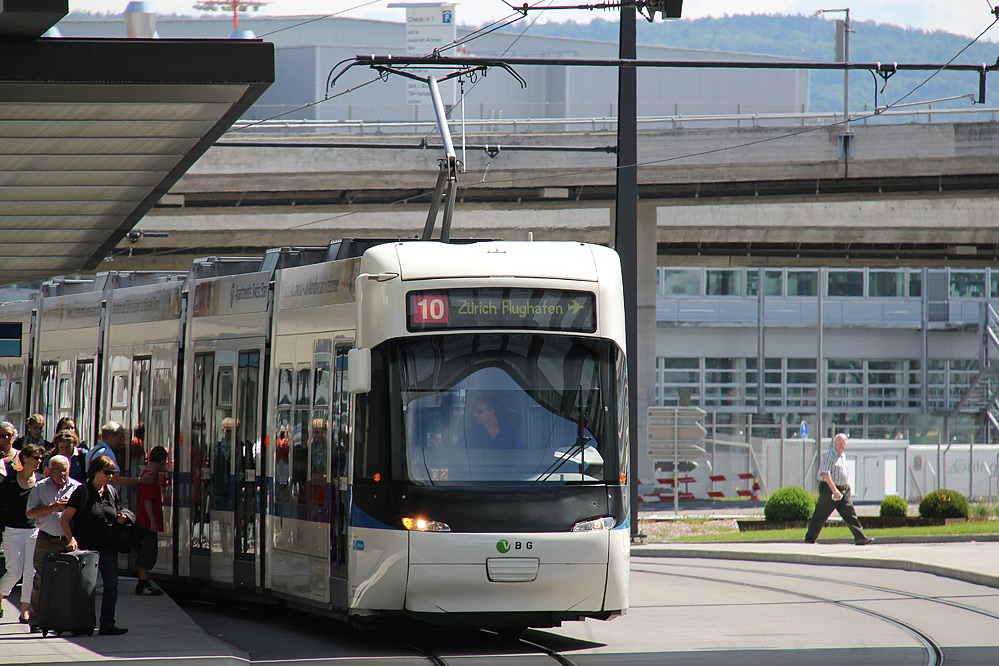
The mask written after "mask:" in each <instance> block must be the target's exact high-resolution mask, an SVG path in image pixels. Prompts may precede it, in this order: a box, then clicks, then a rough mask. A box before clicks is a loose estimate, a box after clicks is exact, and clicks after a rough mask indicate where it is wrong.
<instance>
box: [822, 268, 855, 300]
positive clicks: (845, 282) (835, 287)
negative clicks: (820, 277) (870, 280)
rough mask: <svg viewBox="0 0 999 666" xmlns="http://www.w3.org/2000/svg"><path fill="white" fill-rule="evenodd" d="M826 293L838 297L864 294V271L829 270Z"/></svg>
mask: <svg viewBox="0 0 999 666" xmlns="http://www.w3.org/2000/svg"><path fill="white" fill-rule="evenodd" d="M827 277H828V285H829V289H828V292H827V293H828V294H829V295H830V296H834V297H835V296H839V297H857V298H860V297H863V295H864V272H863V271H829V274H828V276H827Z"/></svg>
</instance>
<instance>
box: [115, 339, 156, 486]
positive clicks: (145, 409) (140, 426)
mask: <svg viewBox="0 0 999 666" xmlns="http://www.w3.org/2000/svg"><path fill="white" fill-rule="evenodd" d="M152 365H153V361H152V359H150V358H148V357H146V358H134V359H132V400H131V403H130V406H131V408H132V423H131V425H132V434H133V437H132V445H131V446H130V447H129V448H128V458H127V461H128V462H127V463H126V468H127V469H128V473H129V474H130V475H131V476H139V474H140V473H141V471H142V465H143V464H144V463H145V460H146V450H145V446H146V442H145V441H144V440H146V439H148V436H147V435H146V424H147V422H148V421H149V409H150V404H149V403H150V400H151V398H152V396H151V395H150V394H151V393H152V388H153V387H152ZM119 462H120V461H119Z"/></svg>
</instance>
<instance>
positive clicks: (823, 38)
mask: <svg viewBox="0 0 999 666" xmlns="http://www.w3.org/2000/svg"><path fill="white" fill-rule="evenodd" d="M830 16H833V17H835V16H838V15H836V14H832V15H830ZM518 25H519V24H518ZM987 25H988V24H987V23H983V25H982V29H983V30H984V29H985V27H986V26H987ZM853 28H854V32H853V33H852V34H851V35H850V60H851V61H852V62H870V63H874V62H898V63H910V64H912V63H919V64H943V63H946V62H948V61H949V60H950V59H951V58H953V57H954V56H955V54H957V53H958V52H959V51H960V50H961V49H963V48H964V47H965V46H967V45H968V43H969V42H970V41H971V39H970V38H968V37H964V36H961V35H955V34H952V33H947V32H943V31H933V32H927V31H925V30H919V29H915V28H900V27H898V26H893V25H885V24H879V23H875V22H873V21H859V22H858V21H854V22H853ZM618 33H619V27H618V24H617V23H616V22H610V21H606V20H603V19H596V20H594V21H592V22H591V23H587V24H579V23H572V22H569V23H538V24H536V25H534V26H533V27H532V28H531V29H530V33H529V34H538V35H550V36H553V37H570V38H576V39H593V40H600V41H611V42H616V41H617V40H618ZM986 37H991V38H993V39H999V25H997V26H996V27H994V28H993V29H992V31H991V32H989V33H987V35H986ZM638 43H639V44H645V45H650V46H677V47H683V48H691V49H709V50H716V51H731V52H737V53H759V54H767V55H782V56H796V57H800V58H806V59H807V60H809V61H813V62H832V60H833V51H834V48H835V46H834V45H835V22H834V20H831V19H825V18H819V17H808V16H800V15H798V16H781V15H764V14H750V15H740V16H728V17H725V18H703V19H681V20H679V21H669V22H663V21H657V22H656V23H648V22H647V21H639V24H638ZM997 59H999V44H996V43H993V42H985V41H980V42H978V43H976V44H974V45H973V46H971V47H970V48H968V49H967V50H966V51H965V52H964V53H963V54H962V55H960V56H959V57H958V58H957V59H956V60H955V61H954V62H956V63H962V64H981V63H983V62H984V63H988V64H993V63H995V62H996V61H997ZM931 74H932V72H903V73H899V74H896V75H894V76H892V77H891V80H890V81H889V82H888V85H887V88H886V89H885V91H884V93H883V94H882V93H881V87H882V86H883V85H884V81H882V80H881V79H880V78H878V80H877V86H878V103H879V104H882V103H883V102H884V101H890V102H894V101H896V100H898V99H899V98H901V97H902V96H903V95H905V94H906V93H908V92H909V91H910V90H912V89H913V88H915V87H916V86H917V85H919V83H920V82H922V81H923V80H925V79H926V78H928V77H929V76H930V75H931ZM874 91H875V79H874V78H873V77H872V76H871V74H869V73H868V72H863V71H854V72H853V73H851V75H850V101H851V109H852V110H854V111H856V110H858V109H862V108H863V104H864V102H865V101H869V103H870V108H873V101H874ZM977 93H978V76H977V74H972V73H968V72H960V73H959V72H942V73H940V74H938V75H937V76H935V77H933V78H932V79H931V80H930V81H929V82H928V83H927V84H926V85H924V86H923V87H922V88H920V89H919V90H918V91H917V92H916V93H914V94H913V95H912V96H910V97H908V98H907V99H906V100H905V101H906V103H908V102H915V101H927V100H933V99H941V98H944V97H953V96H955V95H965V94H974V95H976V96H977ZM809 97H810V108H811V110H812V111H838V110H841V109H842V108H843V74H842V72H840V71H834V72H818V71H813V72H812V73H811V88H810V91H809ZM986 104H987V105H988V106H999V73H992V74H990V75H989V78H988V90H987V94H986ZM969 105H970V102H969V101H968V100H961V101H957V102H949V103H939V104H934V105H933V108H943V107H951V108H953V107H962V108H966V107H968V106H969Z"/></svg>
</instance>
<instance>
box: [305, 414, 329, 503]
mask: <svg viewBox="0 0 999 666" xmlns="http://www.w3.org/2000/svg"><path fill="white" fill-rule="evenodd" d="M329 423H330V420H329V410H327V409H316V410H313V412H312V441H311V443H310V444H311V448H312V453H311V456H310V458H309V460H310V465H309V467H310V469H309V472H310V481H311V483H312V503H313V504H315V505H316V506H324V505H325V504H326V461H327V459H328V458H329V454H328V452H329V448H330V447H329V439H330V428H329Z"/></svg>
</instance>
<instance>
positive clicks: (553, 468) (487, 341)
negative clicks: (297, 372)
mask: <svg viewBox="0 0 999 666" xmlns="http://www.w3.org/2000/svg"><path fill="white" fill-rule="evenodd" d="M396 353H397V356H396V360H397V367H398V371H399V380H400V382H401V391H400V395H401V398H402V400H401V402H402V405H401V406H402V410H403V419H402V423H403V428H404V437H403V440H404V442H405V448H406V456H405V457H406V474H407V476H408V478H409V480H410V481H411V482H414V483H417V484H421V485H434V486H437V485H452V486H453V485H469V484H472V483H475V484H481V483H487V484H488V483H502V484H511V483H513V484H523V485H544V486H551V485H565V484H593V483H605V482H617V481H616V480H617V479H618V469H617V468H618V466H619V464H620V460H619V455H618V447H619V443H618V439H619V437H618V432H619V426H620V424H619V423H618V420H619V418H621V416H622V412H621V410H620V409H619V405H617V404H615V403H616V402H618V401H619V399H620V398H619V396H621V395H623V392H621V390H620V387H619V386H618V385H619V384H620V383H622V382H623V381H624V379H623V372H624V357H623V355H622V354H621V353H620V350H619V349H618V347H617V346H616V345H615V344H614V343H613V342H611V341H609V340H604V339H599V338H583V337H573V336H567V335H534V334H527V333H524V334H468V335H461V334H458V335H441V336H426V337H418V338H411V339H408V340H405V341H400V342H399V343H398V344H397V346H396Z"/></svg>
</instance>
